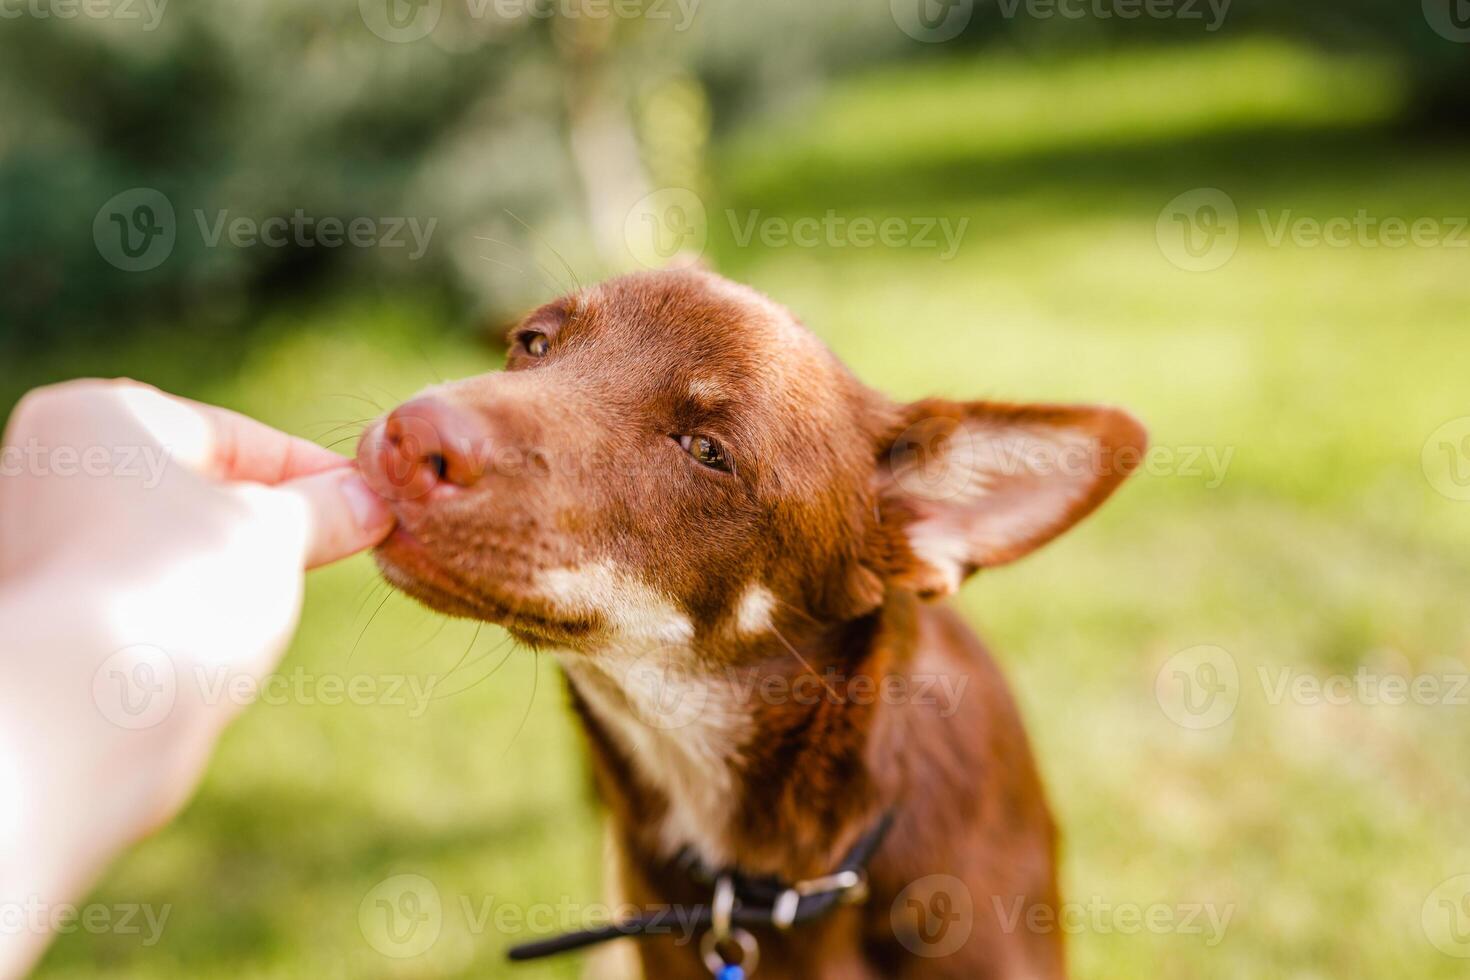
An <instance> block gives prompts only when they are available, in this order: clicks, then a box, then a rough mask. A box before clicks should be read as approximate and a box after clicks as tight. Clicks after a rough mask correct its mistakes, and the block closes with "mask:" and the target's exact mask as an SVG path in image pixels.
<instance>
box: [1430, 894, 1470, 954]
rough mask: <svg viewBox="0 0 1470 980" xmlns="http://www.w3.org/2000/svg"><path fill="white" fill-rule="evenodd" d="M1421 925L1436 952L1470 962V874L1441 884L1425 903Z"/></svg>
mask: <svg viewBox="0 0 1470 980" xmlns="http://www.w3.org/2000/svg"><path fill="white" fill-rule="evenodd" d="M1420 922H1421V924H1422V925H1423V926H1424V935H1425V936H1426V937H1427V938H1428V939H1429V942H1430V944H1431V945H1433V946H1434V948H1435V949H1437V950H1439V951H1440V952H1441V953H1443V954H1445V955H1446V956H1453V957H1456V958H1458V959H1470V874H1465V875H1456V876H1455V877H1453V878H1448V879H1446V880H1444V881H1442V882H1440V883H1439V885H1438V886H1437V887H1436V888H1435V889H1434V891H1432V892H1430V893H1429V897H1428V898H1426V899H1425V900H1424V907H1423V909H1422V910H1420Z"/></svg>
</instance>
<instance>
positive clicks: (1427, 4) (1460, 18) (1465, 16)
mask: <svg viewBox="0 0 1470 980" xmlns="http://www.w3.org/2000/svg"><path fill="white" fill-rule="evenodd" d="M1424 19H1425V20H1427V21H1428V22H1429V26H1430V27H1432V28H1433V29H1434V33H1436V34H1438V35H1439V36H1440V37H1442V38H1444V39H1445V40H1446V41H1454V42H1455V43H1457V44H1470V0H1424Z"/></svg>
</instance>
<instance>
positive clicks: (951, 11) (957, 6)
mask: <svg viewBox="0 0 1470 980" xmlns="http://www.w3.org/2000/svg"><path fill="white" fill-rule="evenodd" d="M888 8H889V11H890V13H892V14H893V22H894V23H895V24H897V25H898V29H899V30H901V31H903V32H904V33H905V34H907V35H908V36H909V37H911V38H913V39H914V40H915V41H922V42H924V43H925V44H942V43H944V42H945V41H952V40H954V39H955V38H957V37H959V36H960V34H961V33H962V32H963V31H964V29H965V28H966V27H969V26H970V21H971V20H973V19H974V17H975V0H889V3H888Z"/></svg>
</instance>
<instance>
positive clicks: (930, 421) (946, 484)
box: [888, 416, 975, 500]
mask: <svg viewBox="0 0 1470 980" xmlns="http://www.w3.org/2000/svg"><path fill="white" fill-rule="evenodd" d="M888 465H889V469H890V471H891V472H892V473H893V479H894V482H895V483H897V484H898V486H899V489H901V490H902V491H903V492H904V493H907V494H909V495H910V496H912V497H917V498H919V499H920V500H948V499H950V498H951V497H954V496H957V495H958V494H960V493H963V492H964V490H965V488H966V487H968V486H969V485H970V481H971V479H972V478H973V477H974V474H975V440H974V438H973V437H972V436H971V435H970V433H969V431H968V430H967V429H965V427H964V426H963V424H961V422H960V421H959V420H958V419H953V418H945V417H942V416H936V417H932V418H926V419H920V420H919V421H918V422H915V423H914V424H913V425H911V426H909V427H908V428H907V429H905V430H904V431H903V432H902V434H900V435H899V437H898V438H897V439H895V440H893V447H892V448H891V449H890V450H889V452H888Z"/></svg>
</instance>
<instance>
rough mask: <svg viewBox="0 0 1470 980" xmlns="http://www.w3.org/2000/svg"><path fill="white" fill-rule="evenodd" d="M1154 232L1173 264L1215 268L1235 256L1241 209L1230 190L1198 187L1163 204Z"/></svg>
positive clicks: (1189, 269) (1194, 269) (1186, 267)
mask: <svg viewBox="0 0 1470 980" xmlns="http://www.w3.org/2000/svg"><path fill="white" fill-rule="evenodd" d="M1154 236H1155V238H1156V239H1157V240H1158V244H1159V251H1161V252H1163V253H1164V258H1166V259H1168V260H1169V262H1170V263H1171V264H1173V265H1175V266H1177V267H1178V268H1180V269H1183V270H1185V271H1186V272H1213V271H1214V270H1216V269H1219V268H1221V267H1222V266H1224V265H1225V264H1226V263H1227V262H1229V261H1230V260H1231V259H1232V258H1234V257H1235V250H1236V248H1237V247H1238V246H1239V244H1240V213H1239V211H1238V210H1237V209H1236V207H1235V201H1234V199H1233V198H1231V196H1230V195H1229V194H1226V193H1225V192H1224V191H1222V190H1220V189H1219V188H1217V187H1197V188H1195V189H1194V190H1192V191H1185V192H1184V193H1183V194H1180V195H1179V196H1178V197H1176V198H1174V199H1173V200H1172V201H1170V202H1169V203H1168V204H1166V205H1164V208H1163V210H1162V211H1160V212H1159V217H1158V221H1157V222H1156V223H1155V225H1154Z"/></svg>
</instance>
